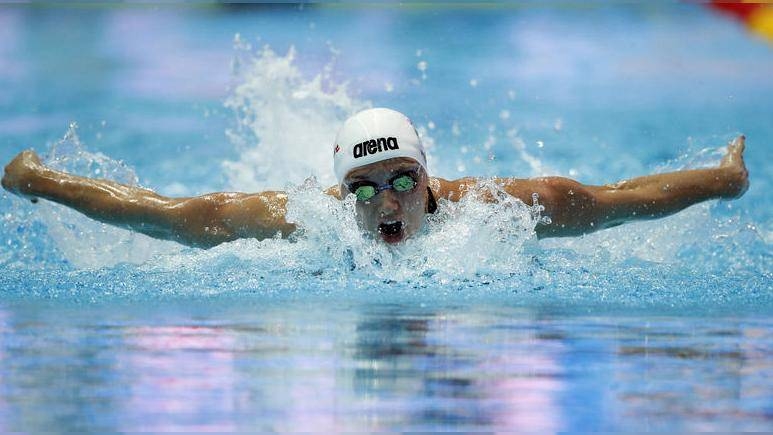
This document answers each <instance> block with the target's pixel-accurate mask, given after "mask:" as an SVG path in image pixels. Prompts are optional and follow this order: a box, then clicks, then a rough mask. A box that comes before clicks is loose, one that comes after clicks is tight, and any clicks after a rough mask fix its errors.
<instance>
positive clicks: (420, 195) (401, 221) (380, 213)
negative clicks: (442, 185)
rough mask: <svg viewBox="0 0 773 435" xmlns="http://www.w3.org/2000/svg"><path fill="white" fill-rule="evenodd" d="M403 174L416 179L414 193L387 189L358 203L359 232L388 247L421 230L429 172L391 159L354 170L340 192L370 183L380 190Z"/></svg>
mask: <svg viewBox="0 0 773 435" xmlns="http://www.w3.org/2000/svg"><path fill="white" fill-rule="evenodd" d="M403 173H414V174H416V175H417V179H416V181H417V183H416V186H415V187H414V188H413V189H411V190H409V191H406V192H398V191H396V190H394V189H386V190H383V191H381V192H379V193H378V194H376V196H374V197H372V198H370V199H369V200H366V201H359V200H358V201H357V203H356V205H355V210H356V212H357V222H358V224H359V225H360V228H361V229H362V230H364V231H365V232H367V233H369V234H371V235H373V236H374V237H379V238H380V239H381V240H383V241H385V242H386V243H399V242H401V241H403V240H405V239H406V238H408V237H410V236H412V235H413V234H416V232H418V231H419V230H420V229H421V226H422V225H423V223H424V215H425V214H426V210H427V199H428V197H427V195H428V193H427V186H428V183H429V177H428V176H427V173H426V171H425V170H424V169H423V168H422V167H421V165H420V164H419V163H418V162H416V161H415V160H413V159H409V158H397V159H389V160H385V161H383V162H377V163H373V164H370V165H367V166H363V167H361V168H357V169H354V170H352V171H351V172H349V173H348V174H347V175H346V178H344V180H343V183H342V185H341V186H340V191H341V192H343V193H345V194H348V193H349V189H347V187H346V186H350V185H351V184H352V183H356V182H358V181H369V182H373V183H376V184H377V185H379V186H381V185H384V184H386V183H387V182H389V181H390V180H392V179H393V178H394V177H395V176H397V175H400V174H403ZM395 228H397V229H396V230H395Z"/></svg>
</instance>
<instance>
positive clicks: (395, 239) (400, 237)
mask: <svg viewBox="0 0 773 435" xmlns="http://www.w3.org/2000/svg"><path fill="white" fill-rule="evenodd" d="M379 237H381V240H383V241H384V242H386V243H388V244H390V245H396V244H398V243H400V242H402V241H404V240H405V239H406V238H407V237H406V235H405V231H404V230H403V231H400V232H399V233H397V234H379Z"/></svg>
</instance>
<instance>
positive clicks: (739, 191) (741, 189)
mask: <svg viewBox="0 0 773 435" xmlns="http://www.w3.org/2000/svg"><path fill="white" fill-rule="evenodd" d="M745 148H746V137H744V136H738V137H737V138H735V139H734V140H733V141H732V142H730V144H729V145H728V146H727V153H725V156H724V157H723V158H722V162H721V163H720V164H719V169H720V170H723V171H724V172H725V174H726V177H727V183H726V189H725V190H724V192H722V194H721V197H722V198H725V199H733V198H739V197H741V196H742V195H743V194H744V193H745V192H746V190H747V189H749V171H748V170H747V169H746V165H745V164H744V161H743V152H744V149H745Z"/></svg>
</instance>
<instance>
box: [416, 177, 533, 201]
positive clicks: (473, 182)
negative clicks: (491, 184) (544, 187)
mask: <svg viewBox="0 0 773 435" xmlns="http://www.w3.org/2000/svg"><path fill="white" fill-rule="evenodd" d="M494 181H495V182H496V183H497V184H499V185H501V186H502V187H503V188H504V190H505V191H506V192H508V193H510V194H511V195H514V196H520V195H518V194H520V193H522V192H521V191H527V190H528V191H529V192H531V191H532V188H533V187H534V186H533V184H534V182H533V180H529V179H523V178H500V177H497V178H494ZM479 182H480V178H478V177H463V178H457V179H456V180H446V179H444V178H438V177H430V179H429V187H430V189H432V193H433V194H434V195H435V197H436V198H445V199H448V200H450V201H459V200H460V199H461V198H462V197H463V196H464V195H465V194H467V192H469V191H470V190H472V189H475V187H476V186H478V183H479ZM530 195H531V193H529V194H528V195H527V196H530Z"/></svg>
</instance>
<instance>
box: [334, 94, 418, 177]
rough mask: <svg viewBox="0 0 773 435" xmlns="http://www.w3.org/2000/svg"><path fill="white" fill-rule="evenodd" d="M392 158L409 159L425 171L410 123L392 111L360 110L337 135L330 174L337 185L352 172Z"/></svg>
mask: <svg viewBox="0 0 773 435" xmlns="http://www.w3.org/2000/svg"><path fill="white" fill-rule="evenodd" d="M396 157H409V158H411V159H414V160H416V161H417V162H419V164H421V166H422V167H423V168H424V169H425V170H426V168H427V156H426V155H425V153H424V147H423V146H422V145H421V140H420V139H419V135H418V133H417V132H416V129H415V128H414V127H413V124H412V123H411V120H410V119H408V117H407V116H405V115H403V114H402V113H400V112H397V111H395V110H392V109H384V108H376V109H368V110H363V111H362V112H359V113H357V114H356V115H354V116H352V117H351V118H349V119H347V120H346V121H345V122H344V125H343V127H341V130H339V131H338V136H336V141H335V144H334V145H333V170H334V171H335V175H336V178H337V179H338V182H339V183H341V182H342V181H343V179H344V177H346V174H348V173H349V171H351V170H352V169H355V168H359V167H361V166H365V165H369V164H371V163H376V162H380V161H383V160H388V159H394V158H396Z"/></svg>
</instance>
